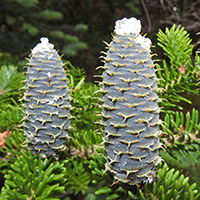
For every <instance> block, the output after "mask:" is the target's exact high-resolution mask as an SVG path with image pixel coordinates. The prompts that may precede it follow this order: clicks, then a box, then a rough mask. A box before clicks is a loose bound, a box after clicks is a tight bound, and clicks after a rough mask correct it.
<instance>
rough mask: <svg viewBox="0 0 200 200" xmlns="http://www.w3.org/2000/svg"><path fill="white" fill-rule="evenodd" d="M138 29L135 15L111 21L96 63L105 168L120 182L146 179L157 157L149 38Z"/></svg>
mask: <svg viewBox="0 0 200 200" xmlns="http://www.w3.org/2000/svg"><path fill="white" fill-rule="evenodd" d="M140 29H141V25H140V21H139V20H136V19H135V18H130V19H126V18H124V19H122V20H119V21H117V22H116V26H115V36H114V37H113V41H112V42H111V43H110V44H109V45H108V51H107V53H106V57H105V59H104V63H105V64H104V66H103V67H102V68H103V69H104V70H105V71H104V72H103V82H102V89H101V91H102V93H103V95H102V99H103V105H102V106H103V110H102V115H103V119H102V120H103V125H104V134H103V141H104V146H105V157H106V159H107V163H106V169H107V170H109V171H110V172H111V173H112V174H113V175H114V179H115V182H119V183H121V184H125V185H138V184H141V183H144V182H146V181H148V182H152V181H153V180H154V177H155V166H156V165H157V164H158V163H159V162H160V160H161V159H160V157H159V152H158V149H159V148H160V141H159V138H158V135H159V127H158V123H159V107H158V104H157V102H158V96H157V93H156V91H157V85H156V81H155V78H156V77H155V70H154V65H153V62H152V60H151V55H150V45H151V41H150V40H149V39H148V38H145V37H142V36H141V35H140V34H139V32H140Z"/></svg>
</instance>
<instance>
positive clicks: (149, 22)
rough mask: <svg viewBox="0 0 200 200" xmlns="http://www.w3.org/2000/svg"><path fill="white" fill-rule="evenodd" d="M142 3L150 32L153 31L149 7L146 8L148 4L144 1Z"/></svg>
mask: <svg viewBox="0 0 200 200" xmlns="http://www.w3.org/2000/svg"><path fill="white" fill-rule="evenodd" d="M141 2H142V6H143V8H144V12H145V15H146V18H147V22H148V32H149V31H151V20H150V17H149V12H148V10H147V7H146V4H145V2H144V0H141Z"/></svg>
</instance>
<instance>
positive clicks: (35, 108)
mask: <svg viewBox="0 0 200 200" xmlns="http://www.w3.org/2000/svg"><path fill="white" fill-rule="evenodd" d="M25 89H26V90H25V93H24V97H23V99H24V101H25V103H24V106H25V110H24V114H25V115H24V126H25V131H24V135H25V137H26V140H27V143H28V147H29V149H30V150H31V151H32V152H33V154H41V155H42V157H43V158H46V157H48V156H53V157H56V156H57V154H58V153H59V152H60V151H63V150H64V149H65V148H66V139H67V138H68V133H67V131H68V129H69V127H70V121H69V118H70V103H69V100H70V96H69V94H68V86H67V82H66V75H65V71H64V69H63V63H62V61H61V58H60V56H59V55H58V53H57V52H56V50H54V49H53V44H50V43H49V42H48V39H47V38H41V43H39V44H37V45H36V46H35V47H34V49H33V50H32V52H31V58H30V61H29V63H28V69H27V73H26V85H25Z"/></svg>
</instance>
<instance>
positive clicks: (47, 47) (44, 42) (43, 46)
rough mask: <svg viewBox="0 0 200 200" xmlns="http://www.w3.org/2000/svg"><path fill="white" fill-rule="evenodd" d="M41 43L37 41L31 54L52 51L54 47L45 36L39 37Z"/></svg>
mask: <svg viewBox="0 0 200 200" xmlns="http://www.w3.org/2000/svg"><path fill="white" fill-rule="evenodd" d="M40 41H41V43H38V44H37V45H36V46H35V47H34V48H33V49H32V51H31V53H32V54H35V53H38V52H41V53H43V52H46V51H52V50H53V48H54V45H53V44H51V43H49V39H48V38H46V37H42V38H40Z"/></svg>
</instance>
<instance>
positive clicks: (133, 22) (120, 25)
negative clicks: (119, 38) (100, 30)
mask: <svg viewBox="0 0 200 200" xmlns="http://www.w3.org/2000/svg"><path fill="white" fill-rule="evenodd" d="M114 31H115V33H116V34H117V35H124V34H126V35H129V34H139V33H140V31H141V22H140V20H138V19H136V18H135V17H131V18H129V19H127V18H123V19H121V20H117V21H116V22H115V30H114Z"/></svg>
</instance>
